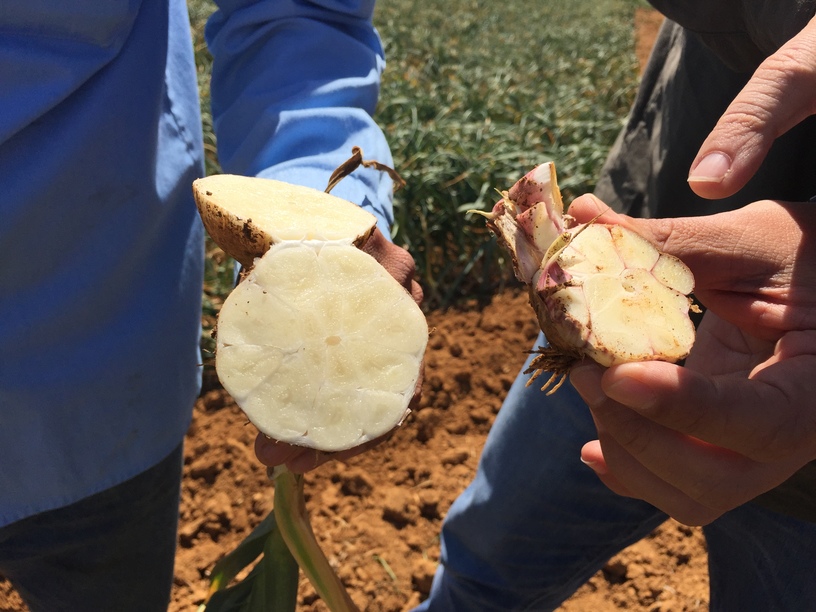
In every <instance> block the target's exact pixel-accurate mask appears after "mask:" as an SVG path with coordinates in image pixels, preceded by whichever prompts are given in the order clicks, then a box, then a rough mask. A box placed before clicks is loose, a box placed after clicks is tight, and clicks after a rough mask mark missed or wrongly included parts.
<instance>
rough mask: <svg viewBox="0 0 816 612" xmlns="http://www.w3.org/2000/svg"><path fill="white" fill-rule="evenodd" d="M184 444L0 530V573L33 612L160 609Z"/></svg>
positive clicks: (167, 581) (168, 577)
mask: <svg viewBox="0 0 816 612" xmlns="http://www.w3.org/2000/svg"><path fill="white" fill-rule="evenodd" d="M181 468H182V447H181V445H179V447H178V448H177V449H176V450H175V451H173V452H172V453H171V454H170V455H169V456H168V457H167V458H165V459H164V460H163V461H161V462H160V463H158V464H157V465H156V466H154V467H153V468H151V469H149V470H147V471H146V472H143V473H142V474H140V475H138V476H136V477H135V478H132V479H130V480H128V481H126V482H124V483H123V484H120V485H118V486H115V487H113V488H111V489H108V490H106V491H102V492H101V493H97V494H96V495H92V496H90V497H88V498H86V499H84V500H81V501H79V502H77V503H75V504H71V505H70V506H66V507H64V508H59V509H57V510H52V511H49V512H44V513H42V514H37V515H34V516H32V517H29V518H27V519H23V520H21V521H17V522H16V523H12V524H11V525H8V526H7V527H4V528H2V529H0V573H2V574H3V575H4V576H6V577H7V578H8V579H9V580H10V581H11V582H12V584H13V585H14V586H15V588H16V589H17V591H18V592H19V593H20V595H21V596H22V598H23V599H24V600H25V601H26V603H27V604H28V606H29V607H30V609H31V610H32V612H40V611H42V612H61V611H65V612H78V611H80V610H81V611H83V612H109V611H113V610H115V611H116V612H129V611H133V612H166V610H167V606H168V603H169V601H170V589H171V587H172V581H173V561H174V559H175V549H176V529H177V526H178V509H179V492H180V483H181Z"/></svg>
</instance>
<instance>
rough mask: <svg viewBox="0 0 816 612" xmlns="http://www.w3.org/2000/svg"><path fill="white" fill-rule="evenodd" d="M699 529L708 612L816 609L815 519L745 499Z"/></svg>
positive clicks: (763, 611) (767, 611)
mask: <svg viewBox="0 0 816 612" xmlns="http://www.w3.org/2000/svg"><path fill="white" fill-rule="evenodd" d="M703 532H704V533H705V536H706V542H707V543H708V569H709V582H710V585H711V603H710V606H709V608H710V610H711V612H731V611H732V610H741V611H744V612H754V611H756V612H769V611H772V610H773V611H776V610H778V611H780V612H782V611H787V610H816V523H808V522H805V521H801V520H798V519H795V518H792V517H789V516H785V515H783V514H778V513H776V512H773V511H771V510H766V509H765V508H761V507H759V506H758V505H755V504H746V505H744V506H741V507H739V508H737V509H736V510H732V511H731V512H728V513H727V514H724V515H723V516H722V517H720V518H719V519H717V520H716V521H714V522H713V523H712V524H711V525H708V526H706V527H704V528H703Z"/></svg>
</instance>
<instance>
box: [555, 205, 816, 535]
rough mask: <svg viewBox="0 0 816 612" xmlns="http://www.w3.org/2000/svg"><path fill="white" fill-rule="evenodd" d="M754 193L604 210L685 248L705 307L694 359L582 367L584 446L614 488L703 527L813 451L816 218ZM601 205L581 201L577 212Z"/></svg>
mask: <svg viewBox="0 0 816 612" xmlns="http://www.w3.org/2000/svg"><path fill="white" fill-rule="evenodd" d="M810 206H812V205H807V204H782V203H777V202H767V201H766V202H757V203H754V204H751V205H749V206H747V207H745V208H743V209H740V210H736V211H732V212H728V213H722V214H719V215H713V216H710V217H699V218H689V219H661V220H657V219H651V220H635V219H630V218H628V217H624V216H621V215H616V214H615V213H612V212H611V211H610V212H607V213H605V214H604V216H602V217H601V218H600V221H602V222H619V223H622V224H624V225H628V226H630V227H632V228H633V229H635V230H636V231H638V232H639V233H641V234H642V235H644V236H646V237H647V238H649V239H650V240H652V241H653V242H655V243H656V244H657V245H658V246H659V247H660V248H661V250H664V251H667V252H669V253H672V254H674V255H677V256H679V257H680V258H681V259H683V260H684V261H685V262H686V263H687V264H688V265H689V266H690V267H691V269H692V271H693V272H694V273H695V276H696V282H697V287H696V289H695V294H696V295H697V297H698V298H699V299H700V301H701V302H702V303H703V304H704V305H705V306H707V307H708V312H706V314H705V316H704V318H703V322H702V324H701V326H700V329H699V332H698V338H697V341H696V343H695V345H694V348H693V349H692V352H691V354H690V355H689V357H688V359H687V361H686V366H685V367H680V366H677V365H674V364H669V363H661V362H646V363H633V364H623V365H620V366H613V367H611V368H609V369H608V370H605V371H604V370H603V369H602V368H600V367H599V366H595V365H587V366H581V367H579V368H576V370H575V371H574V372H573V375H572V377H571V379H572V382H573V384H574V385H575V387H576V388H577V389H578V391H579V393H581V395H582V397H583V398H584V399H585V400H586V401H587V403H588V405H589V407H590V409H591V411H592V414H593V418H594V420H595V424H596V426H597V430H598V440H596V441H593V442H590V443H588V444H587V445H585V446H584V448H583V449H582V453H581V457H582V459H583V460H584V461H585V462H587V463H588V464H590V467H592V468H593V469H594V470H595V471H596V473H598V475H599V477H600V478H601V480H602V481H603V482H604V483H605V484H606V485H607V486H608V487H609V488H610V489H612V490H613V491H615V492H617V493H619V494H622V495H627V496H631V497H636V498H640V499H644V500H646V501H648V502H650V503H652V504H653V505H655V506H656V507H658V508H660V509H661V510H663V511H665V512H666V513H668V514H669V515H671V516H673V517H674V518H676V519H678V520H679V521H681V522H684V523H687V524H707V523H709V522H711V521H712V520H714V519H715V518H717V517H718V516H720V515H721V514H722V513H723V512H726V511H727V510H730V509H732V508H734V507H736V506H738V505H741V504H742V503H745V502H747V501H749V500H751V499H753V498H754V497H756V496H757V495H759V494H761V493H764V492H765V491H768V490H770V489H772V488H773V487H775V486H776V485H778V484H780V483H782V482H783V481H785V480H786V479H787V478H788V477H790V476H791V475H792V474H793V473H794V472H796V471H797V470H798V469H799V468H800V467H802V466H803V465H804V464H806V463H807V462H809V461H811V460H813V459H814V458H816V400H814V395H813V390H812V380H813V379H814V377H816V270H815V269H814V268H816V266H814V265H813V264H814V262H816V216H814V215H813V214H812V213H810V212H809V207H810ZM603 209H604V206H603V205H602V204H601V203H600V202H598V200H597V199H595V198H594V197H592V196H585V197H582V198H579V199H577V200H576V201H575V202H573V204H572V206H571V207H570V214H572V215H573V216H575V217H576V218H578V219H579V220H580V221H586V220H588V219H590V218H592V217H593V216H595V215H597V214H598V212H599V211H600V210H603Z"/></svg>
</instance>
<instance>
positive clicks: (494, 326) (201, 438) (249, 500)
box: [0, 11, 708, 612]
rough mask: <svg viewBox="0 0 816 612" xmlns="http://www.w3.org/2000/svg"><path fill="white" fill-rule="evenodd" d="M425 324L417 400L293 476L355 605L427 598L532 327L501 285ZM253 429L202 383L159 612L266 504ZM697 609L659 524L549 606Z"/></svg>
mask: <svg viewBox="0 0 816 612" xmlns="http://www.w3.org/2000/svg"><path fill="white" fill-rule="evenodd" d="M660 21H661V19H660V17H659V16H657V17H656V16H655V15H654V13H653V12H647V11H638V14H637V15H636V24H637V25H638V27H639V30H638V32H639V34H640V35H639V37H638V40H639V41H643V40H646V42H640V43H639V46H638V51H639V54H640V56H641V57H642V56H643V55H645V54H646V53H647V52H648V49H649V48H650V47H651V40H652V39H653V38H652V37H653V33H654V30H655V29H656V27H657V26H658V25H659V23H660ZM429 323H430V326H431V328H432V329H433V333H432V335H431V338H430V343H429V347H428V353H427V359H426V366H427V372H426V379H425V383H424V388H423V399H422V402H421V404H420V407H419V409H418V410H416V411H415V412H414V413H413V414H412V415H411V417H410V418H409V419H408V420H407V421H406V423H405V424H404V425H403V426H402V427H401V428H400V429H399V430H398V431H397V433H396V434H395V435H394V437H393V438H392V439H391V440H390V441H389V442H387V443H385V444H383V445H381V446H380V447H379V448H377V449H374V450H372V451H370V452H368V453H366V454H364V455H361V456H359V457H357V458H355V459H353V460H351V461H349V462H348V463H331V464H327V465H325V466H323V467H321V468H319V469H317V470H315V471H314V472H312V473H311V474H309V475H308V476H307V478H306V495H307V507H308V509H309V512H310V514H311V520H312V524H313V527H314V530H315V532H316V533H317V535H318V538H319V540H320V542H321V545H322V546H323V548H324V550H325V551H326V554H327V556H328V557H329V559H330V560H331V562H332V563H333V564H334V565H335V566H336V567H337V569H338V573H339V575H340V576H341V578H342V580H343V582H344V583H345V584H346V586H347V588H348V589H349V592H350V593H351V596H352V598H353V599H354V601H355V602H356V603H357V604H358V606H359V607H360V608H361V610H367V611H371V612H377V611H394V612H397V611H403V610H408V609H410V608H411V607H412V606H413V605H415V604H417V603H419V602H420V601H421V600H422V599H423V598H424V597H425V596H426V595H427V593H428V590H429V587H430V583H431V578H432V576H433V572H434V569H435V565H436V562H437V560H438V556H439V541H438V535H439V530H440V526H441V523H442V519H443V517H444V516H445V513H446V511H447V510H448V508H449V506H450V504H451V503H452V501H453V500H454V498H455V497H456V496H457V495H458V494H459V492H460V491H462V489H464V487H465V486H466V485H467V484H468V483H469V482H470V480H471V478H472V476H473V473H474V471H475V468H476V464H477V462H478V458H479V453H480V451H481V448H482V445H483V443H484V440H485V436H486V435H487V432H488V430H489V429H490V425H491V423H492V422H493V419H494V417H495V415H496V413H497V412H498V410H499V408H500V406H501V402H502V398H503V397H504V394H505V393H506V391H507V389H508V388H509V386H510V384H511V383H512V381H513V379H514V377H515V375H516V373H517V371H518V369H519V367H520V366H521V364H522V362H523V361H524V357H525V351H526V350H528V349H529V348H531V344H532V342H533V340H534V338H535V336H536V334H537V327H536V324H535V321H534V318H533V315H532V311H531V310H530V307H529V305H528V304H527V300H526V297H525V295H524V294H523V293H522V292H519V291H513V290H510V291H507V292H505V293H503V294H502V295H499V296H496V297H495V298H494V299H493V300H492V301H491V302H490V303H489V304H486V305H480V304H477V303H475V302H474V303H471V304H468V305H465V307H463V308H462V309H457V310H451V311H449V312H446V313H439V312H437V313H431V314H430V316H429ZM254 437H255V432H254V429H253V428H252V426H250V425H248V424H247V422H246V419H245V418H244V417H243V415H242V413H241V412H240V410H238V409H237V408H236V407H235V405H234V404H233V403H232V402H231V400H230V399H229V397H227V396H226V395H225V393H224V392H223V391H222V390H221V389H220V387H218V386H217V385H215V384H214V383H212V381H210V384H209V385H208V387H207V388H205V391H204V392H203V393H202V395H201V397H200V398H199V400H198V402H197V403H196V406H195V410H194V415H193V424H192V427H191V428H190V431H189V433H188V436H187V441H186V450H185V468H184V482H183V497H182V505H181V523H180V530H179V547H178V552H177V555H176V577H175V584H174V587H173V600H172V604H171V606H170V611H171V612H190V611H194V610H195V609H196V607H197V606H198V604H200V603H201V602H202V601H203V599H204V597H205V595H206V592H207V586H208V583H207V575H208V572H209V571H210V569H211V568H212V566H213V564H214V563H215V561H217V560H218V559H219V557H221V556H222V555H223V554H224V553H226V552H228V551H230V550H232V549H233V548H234V547H235V545H236V544H237V543H238V542H239V541H240V540H241V539H242V538H243V537H244V536H245V535H246V534H247V533H249V531H250V530H251V529H252V528H253V527H254V526H255V525H256V524H257V523H258V522H259V521H260V520H261V519H262V518H263V517H264V516H266V514H267V513H268V512H269V511H270V510H271V508H272V486H271V484H270V483H269V482H268V480H267V477H266V472H265V469H263V468H262V467H261V466H260V465H259V463H258V462H257V460H256V459H255V457H254V454H253V450H252V448H253V440H254ZM576 460H577V457H576ZM299 600H300V601H299V606H298V609H299V610H301V611H310V610H314V611H318V610H319V611H322V610H326V607H325V605H323V603H322V602H321V601H320V600H319V599H318V598H317V596H316V594H315V593H314V590H313V589H312V588H311V586H310V585H309V583H308V581H306V580H305V579H304V578H301V585H300V592H299ZM707 608H708V576H707V566H706V556H705V543H704V540H703V538H702V534H701V532H700V530H699V529H692V528H688V527H684V526H682V525H679V524H677V523H675V522H673V521H669V522H667V523H666V524H664V525H663V526H662V527H661V528H659V529H658V530H656V531H655V532H654V533H653V534H652V535H650V536H649V537H647V538H646V539H644V540H642V541H641V542H638V543H636V544H635V545H633V546H631V547H630V548H628V549H626V550H624V551H622V552H621V553H620V554H618V555H616V556H615V557H614V558H613V559H611V560H610V561H609V563H608V564H607V565H606V567H605V568H604V569H603V570H602V571H601V572H598V574H597V575H596V576H594V577H593V578H592V579H591V580H590V581H589V582H588V583H587V584H586V585H584V586H583V587H582V588H581V589H580V590H579V591H578V592H577V593H576V594H575V595H574V596H573V597H572V598H571V599H569V600H568V601H567V602H565V603H564V605H563V606H562V608H561V610H562V611H563V612H583V611H590V610H591V611H593V612H607V611H612V610H617V609H629V610H649V611H654V612H658V611H659V612H668V611H685V610H706V609H707ZM20 610H24V606H23V605H22V602H21V601H20V599H19V597H18V596H17V595H16V593H14V591H13V590H12V589H11V587H10V585H9V584H8V583H6V582H3V581H2V579H0V612H17V611H20ZM474 612H475V611H474Z"/></svg>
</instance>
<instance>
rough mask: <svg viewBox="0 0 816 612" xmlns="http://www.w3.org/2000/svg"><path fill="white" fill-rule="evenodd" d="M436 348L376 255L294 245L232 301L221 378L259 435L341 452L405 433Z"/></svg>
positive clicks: (223, 332) (263, 263) (269, 259)
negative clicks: (425, 362) (424, 365)
mask: <svg viewBox="0 0 816 612" xmlns="http://www.w3.org/2000/svg"><path fill="white" fill-rule="evenodd" d="M427 338H428V327H427V323H426V322H425V317H424V315H423V314H422V311H421V310H420V309H419V307H418V306H417V305H416V303H415V302H414V300H413V298H412V297H411V295H410V294H409V293H408V292H407V291H406V290H405V289H404V288H403V287H402V286H401V285H400V284H399V283H398V282H397V281H396V280H394V278H393V277H392V276H391V275H390V274H389V273H388V272H387V271H386V270H385V268H383V267H382V266H381V265H380V264H379V263H378V262H377V261H376V260H375V259H374V258H372V257H371V256H370V255H368V254H366V253H364V252H362V251H360V250H359V249H357V248H355V247H353V246H350V245H348V244H347V243H345V244H344V243H341V242H322V241H320V242H318V241H285V242H281V243H279V244H276V245H274V246H273V247H272V248H271V249H270V250H269V251H268V252H267V253H266V254H265V255H264V256H263V257H261V258H260V259H257V260H256V261H255V265H254V266H253V268H252V270H251V271H250V273H249V275H248V276H247V277H246V278H245V279H244V280H243V281H241V283H239V285H238V286H237V287H236V288H235V290H234V291H233V292H232V293H231V294H230V296H229V297H228V299H227V300H226V301H225V303H224V305H223V307H222V309H221V314H220V316H219V319H218V329H217V336H216V340H217V347H216V370H217V372H218V376H219V379H220V380H221V382H222V384H223V385H224V388H225V389H226V390H227V391H228V392H229V393H230V395H232V397H233V398H234V399H235V401H236V403H237V404H238V405H239V406H240V407H241V408H242V409H243V411H244V412H245V413H246V415H247V417H248V418H249V420H250V421H252V423H253V424H255V426H256V427H257V428H258V429H259V430H260V431H261V432H263V433H265V434H266V435H268V436H270V437H273V438H275V439H277V440H281V441H284V442H289V443H291V444H298V445H301V446H308V447H313V448H317V449H319V450H324V451H336V450H342V449H346V448H350V447H352V446H356V445H358V444H362V443H364V442H366V441H368V440H371V439H374V438H377V437H379V436H381V435H383V434H385V433H386V432H388V431H390V430H391V429H392V428H393V427H394V426H396V425H397V424H399V423H400V421H401V420H402V419H403V418H404V416H405V414H406V412H407V410H408V404H409V402H410V400H411V398H412V396H413V393H414V388H415V386H416V383H417V380H418V377H419V372H420V364H421V362H422V358H423V355H424V352H425V346H426V344H427Z"/></svg>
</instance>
